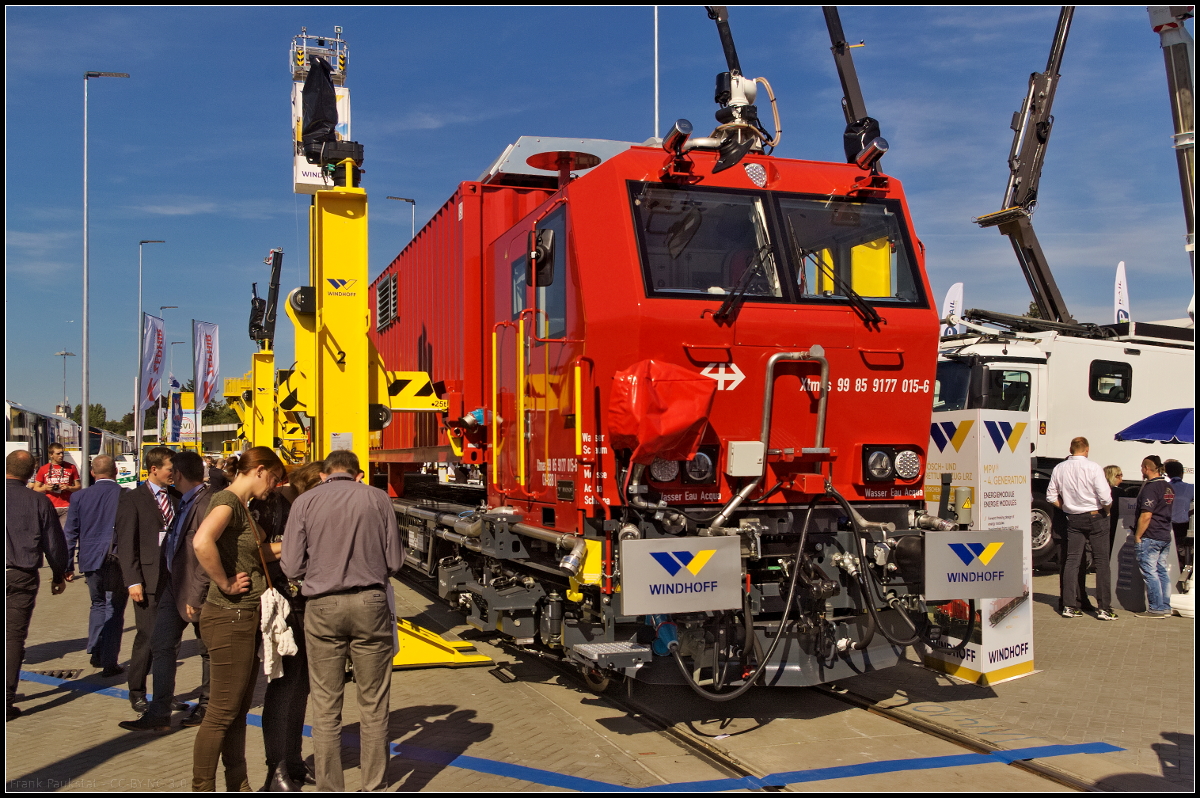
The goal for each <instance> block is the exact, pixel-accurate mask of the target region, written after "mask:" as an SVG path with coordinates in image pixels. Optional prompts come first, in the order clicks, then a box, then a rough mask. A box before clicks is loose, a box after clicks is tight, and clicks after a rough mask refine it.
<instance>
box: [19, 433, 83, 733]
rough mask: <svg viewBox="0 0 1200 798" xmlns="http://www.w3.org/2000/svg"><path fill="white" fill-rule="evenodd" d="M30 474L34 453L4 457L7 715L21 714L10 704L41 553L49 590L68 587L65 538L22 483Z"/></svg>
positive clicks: (45, 505)
mask: <svg viewBox="0 0 1200 798" xmlns="http://www.w3.org/2000/svg"><path fill="white" fill-rule="evenodd" d="M32 476H33V455H31V454H29V452H24V451H17V452H13V453H12V454H10V455H9V456H8V457H6V458H5V460H4V477H5V500H4V582H5V591H4V615H5V619H4V622H5V629H6V632H5V646H4V678H5V690H6V693H7V695H6V696H5V699H6V700H5V720H6V721H10V720H13V719H14V718H16V717H18V716H19V715H20V714H21V710H20V709H18V708H17V707H16V706H14V703H15V702H16V699H17V684H18V683H19V682H20V680H21V663H22V662H24V661H25V639H26V638H27V637H28V636H29V619H30V618H31V617H33V605H34V602H35V601H36V599H37V592H38V569H39V568H41V567H42V562H43V560H42V557H43V556H45V562H46V563H48V564H49V565H50V573H51V575H52V581H51V583H50V593H51V595H55V596H57V595H58V594H59V593H62V592H63V591H64V590H66V589H67V580H66V571H67V542H66V541H65V540H64V539H63V532H62V527H61V526H60V525H59V523H58V513H57V512H55V510H54V507H52V506H51V504H50V500H49V499H47V498H46V497H45V496H42V495H41V494H39V493H36V492H35V491H33V490H30V489H29V488H28V487H26V483H27V482H29V479H30V477H32Z"/></svg>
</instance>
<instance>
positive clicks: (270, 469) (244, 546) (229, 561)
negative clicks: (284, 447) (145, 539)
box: [192, 446, 284, 792]
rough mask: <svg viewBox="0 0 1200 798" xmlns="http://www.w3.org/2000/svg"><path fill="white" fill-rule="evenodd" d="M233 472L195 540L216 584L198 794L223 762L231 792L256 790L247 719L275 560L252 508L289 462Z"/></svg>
mask: <svg viewBox="0 0 1200 798" xmlns="http://www.w3.org/2000/svg"><path fill="white" fill-rule="evenodd" d="M228 471H229V474H230V476H231V477H232V479H233V482H232V483H231V484H230V485H229V487H228V488H227V489H225V490H223V491H220V492H218V493H216V494H215V495H214V496H213V497H212V501H211V502H210V504H209V507H208V515H207V516H205V518H204V522H203V523H202V524H201V525H200V528H199V529H198V530H196V537H195V540H194V547H195V550H196V559H197V560H199V562H200V565H201V566H202V567H203V568H204V570H205V572H206V573H207V574H208V575H209V577H210V578H211V579H212V584H211V585H209V589H208V600H207V601H206V602H205V604H204V611H203V612H202V613H201V615H200V637H201V638H202V639H203V640H204V645H206V646H207V647H208V653H209V663H210V665H209V667H210V671H209V673H210V685H211V688H210V690H211V694H210V698H209V703H208V712H207V713H206V714H205V715H204V722H203V723H202V724H201V725H200V730H199V731H198V732H197V734H196V743H195V747H194V748H193V750H192V789H193V790H194V791H213V790H215V789H216V780H217V759H218V758H220V759H221V760H222V761H223V762H224V763H225V789H226V790H230V791H233V792H238V791H249V789H250V782H249V774H248V773H247V772H246V713H247V712H248V711H249V709H250V701H251V699H252V698H253V696H254V685H255V682H256V681H257V677H258V670H259V662H258V654H257V647H258V634H259V629H258V626H259V598H261V596H262V594H263V593H264V592H265V591H266V588H267V581H266V577H265V576H264V575H263V560H264V559H266V560H272V559H274V555H273V554H272V553H271V547H270V544H268V543H266V538H265V536H264V535H263V534H262V532H260V531H259V530H258V529H257V528H256V526H255V524H254V521H253V520H252V519H251V517H250V513H249V511H248V510H247V507H246V505H247V504H248V503H249V502H250V500H251V499H263V498H266V496H267V495H268V494H269V493H270V492H271V491H272V490H273V489H274V488H275V485H276V484H277V483H278V482H279V480H280V479H281V478H282V477H283V474H284V468H283V463H281V462H280V461H279V458H278V457H277V456H276V455H275V452H273V451H271V450H270V449H268V448H267V447H265V446H255V447H254V448H253V449H248V450H246V451H245V452H243V453H242V455H241V457H240V458H237V459H236V460H231V461H230V465H229V467H228Z"/></svg>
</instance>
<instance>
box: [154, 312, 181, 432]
mask: <svg viewBox="0 0 1200 798" xmlns="http://www.w3.org/2000/svg"><path fill="white" fill-rule="evenodd" d="M164 310H179V306H178V305H159V306H158V317H159V318H160V319H162V320H163V337H164V338H166V337H167V314H166V313H163V311H164ZM162 392H163V390H162V377H159V378H158V401H157V402H155V407H156V408H157V409H158V427H157V429H155V430H154V442H155V443H162Z"/></svg>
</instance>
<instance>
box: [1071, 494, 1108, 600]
mask: <svg viewBox="0 0 1200 798" xmlns="http://www.w3.org/2000/svg"><path fill="white" fill-rule="evenodd" d="M1089 544H1090V545H1091V547H1092V563H1093V564H1094V565H1095V567H1096V606H1097V607H1099V608H1100V609H1102V610H1112V584H1111V582H1112V580H1111V578H1110V576H1109V556H1108V555H1109V551H1108V520H1107V519H1106V518H1104V516H1102V515H1099V514H1097V515H1092V514H1091V513H1077V514H1070V513H1069V514H1068V515H1067V562H1066V564H1065V565H1064V566H1063V570H1062V599H1063V606H1064V607H1072V608H1074V609H1079V608H1080V604H1081V601H1082V599H1083V598H1086V596H1087V593H1086V591H1085V590H1084V588H1083V587H1082V585H1083V583H1084V582H1083V580H1084V571H1083V550H1084V547H1085V546H1087V545H1089Z"/></svg>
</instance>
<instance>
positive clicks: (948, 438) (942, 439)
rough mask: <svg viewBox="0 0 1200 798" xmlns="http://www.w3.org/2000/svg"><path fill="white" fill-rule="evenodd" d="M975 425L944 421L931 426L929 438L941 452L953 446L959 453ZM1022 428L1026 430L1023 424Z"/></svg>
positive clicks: (971, 422) (968, 422) (972, 423)
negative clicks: (948, 446)
mask: <svg viewBox="0 0 1200 798" xmlns="http://www.w3.org/2000/svg"><path fill="white" fill-rule="evenodd" d="M987 423H989V424H990V423H992V422H990V421H989V422H987ZM974 424H975V422H974V421H962V422H959V423H958V424H955V423H954V422H952V421H942V422H937V423H934V424H930V425H929V437H930V438H931V439H932V440H933V443H934V445H935V446H937V448H938V451H939V452H944V451H946V446H947V445H950V446H953V447H954V451H956V452H957V451H958V450H959V449H960V448H962V445H963V441H965V440H966V439H967V435H968V433H970V432H971V427H972V426H974ZM1021 428H1022V429H1024V428H1025V425H1024V424H1022V425H1021Z"/></svg>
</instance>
